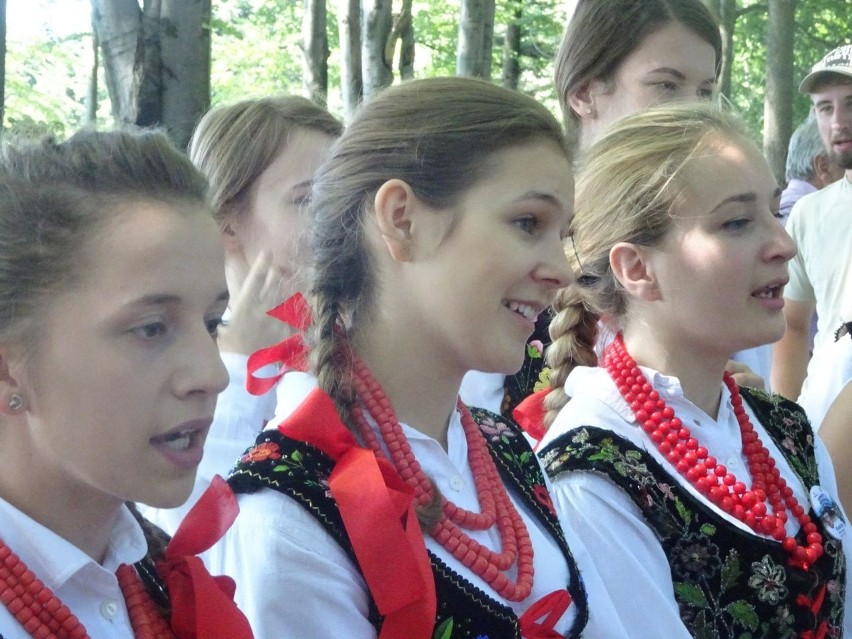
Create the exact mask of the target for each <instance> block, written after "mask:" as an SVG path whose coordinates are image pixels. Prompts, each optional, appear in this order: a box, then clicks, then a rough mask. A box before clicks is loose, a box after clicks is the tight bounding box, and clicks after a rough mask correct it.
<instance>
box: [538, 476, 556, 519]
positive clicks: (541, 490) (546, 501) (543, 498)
mask: <svg viewBox="0 0 852 639" xmlns="http://www.w3.org/2000/svg"><path fill="white" fill-rule="evenodd" d="M533 494H534V495H535V498H536V500H538V503H540V504H541V505H542V506H544V507H545V508H547V510H548V511H549V512H550V514H551V515H553V516H554V517H556V510H555V509H554V508H553V500H552V499H550V493H549V492H547V488H545V487H544V486H542V485H541V484H536V485H535V486H533Z"/></svg>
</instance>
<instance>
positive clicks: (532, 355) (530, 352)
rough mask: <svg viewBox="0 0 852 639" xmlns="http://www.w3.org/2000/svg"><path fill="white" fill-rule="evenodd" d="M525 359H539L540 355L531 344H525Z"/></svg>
mask: <svg viewBox="0 0 852 639" xmlns="http://www.w3.org/2000/svg"><path fill="white" fill-rule="evenodd" d="M527 357H529V358H530V359H541V353H539V352H538V349H537V348H536V347H535V346H533V345H532V344H527Z"/></svg>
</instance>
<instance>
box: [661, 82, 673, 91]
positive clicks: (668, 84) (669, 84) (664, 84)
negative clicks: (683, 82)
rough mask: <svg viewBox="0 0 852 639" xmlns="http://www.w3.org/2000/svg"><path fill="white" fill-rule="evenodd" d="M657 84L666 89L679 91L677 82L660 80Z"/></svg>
mask: <svg viewBox="0 0 852 639" xmlns="http://www.w3.org/2000/svg"><path fill="white" fill-rule="evenodd" d="M657 86H658V87H660V88H661V89H663V90H664V91H677V83H676V82H658V83H657Z"/></svg>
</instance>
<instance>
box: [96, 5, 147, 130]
mask: <svg viewBox="0 0 852 639" xmlns="http://www.w3.org/2000/svg"><path fill="white" fill-rule="evenodd" d="M92 20H93V23H94V26H95V32H96V33H97V37H98V42H100V46H101V52H102V53H103V61H104V77H105V78H106V84H107V91H108V93H109V98H110V104H111V107H112V115H113V118H114V119H115V121H116V122H119V123H120V122H125V123H135V122H136V118H137V115H138V110H139V109H138V97H139V86H140V84H141V81H142V75H143V68H142V65H143V59H142V58H143V52H144V43H143V37H142V10H141V9H140V8H139V4H138V2H137V1H136V0H92Z"/></svg>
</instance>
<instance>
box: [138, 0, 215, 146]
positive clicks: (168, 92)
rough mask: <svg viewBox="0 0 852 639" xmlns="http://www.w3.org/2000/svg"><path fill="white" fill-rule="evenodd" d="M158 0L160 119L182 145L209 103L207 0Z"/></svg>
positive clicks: (208, 11)
mask: <svg viewBox="0 0 852 639" xmlns="http://www.w3.org/2000/svg"><path fill="white" fill-rule="evenodd" d="M160 1H161V2H162V5H161V11H160V16H159V38H158V41H159V43H160V52H161V56H162V57H161V64H160V69H161V74H162V75H161V79H160V86H161V87H162V111H161V112H162V120H161V122H162V124H163V126H164V127H165V128H166V130H167V131H168V132H169V134H170V135H171V137H172V139H173V140H174V141H175V143H177V145H178V146H179V147H180V148H185V147H186V145H187V144H188V143H189V139H190V137H191V136H192V131H193V129H194V128H195V124H196V123H197V122H198V120H199V119H200V118H201V116H202V115H204V113H205V111H207V109H208V108H209V107H210V19H211V7H210V4H211V0H160ZM146 4H147V2H146ZM152 4H153V3H152Z"/></svg>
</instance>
